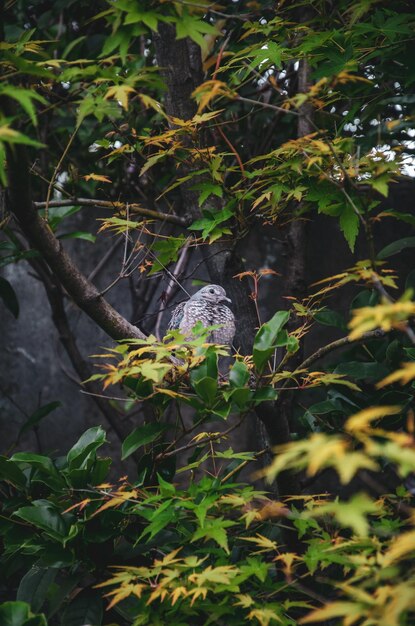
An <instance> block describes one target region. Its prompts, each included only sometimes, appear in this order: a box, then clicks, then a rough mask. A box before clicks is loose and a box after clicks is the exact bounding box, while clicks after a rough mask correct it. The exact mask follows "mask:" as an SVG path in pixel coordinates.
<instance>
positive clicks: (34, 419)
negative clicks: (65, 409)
mask: <svg viewBox="0 0 415 626" xmlns="http://www.w3.org/2000/svg"><path fill="white" fill-rule="evenodd" d="M59 406H62V403H61V402H58V401H55V402H49V403H48V404H45V405H44V406H41V407H40V408H39V409H37V410H36V411H35V412H34V413H32V415H31V416H30V417H29V418H28V419H27V420H26V422H25V423H24V424H23V426H22V427H21V429H20V430H19V434H18V435H17V440H19V439H20V437H21V436H22V435H23V434H24V433H25V432H26V431H28V430H30V429H31V428H33V426H36V425H37V424H39V422H40V421H41V420H42V419H43V418H44V417H46V416H47V415H49V413H52V411H54V410H55V409H57V408H58V407H59Z"/></svg>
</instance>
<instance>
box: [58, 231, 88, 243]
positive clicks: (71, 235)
mask: <svg viewBox="0 0 415 626" xmlns="http://www.w3.org/2000/svg"><path fill="white" fill-rule="evenodd" d="M58 239H83V240H84V241H90V242H91V243H95V241H96V236H95V235H92V234H91V233H87V232H85V231H84V230H76V231H74V232H72V233H65V234H64V235H59V236H58Z"/></svg>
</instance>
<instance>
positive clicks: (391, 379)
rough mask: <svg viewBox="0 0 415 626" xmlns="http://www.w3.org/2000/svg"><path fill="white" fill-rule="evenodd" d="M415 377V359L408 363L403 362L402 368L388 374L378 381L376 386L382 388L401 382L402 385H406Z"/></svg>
mask: <svg viewBox="0 0 415 626" xmlns="http://www.w3.org/2000/svg"><path fill="white" fill-rule="evenodd" d="M414 378H415V361H409V362H408V363H402V364H401V368H400V369H398V370H396V371H395V372H392V374H389V376H386V378H384V379H383V380H381V381H380V382H378V383H377V385H376V387H377V388H378V389H381V388H382V387H385V386H386V385H391V384H392V383H397V382H399V383H400V384H401V385H406V384H407V383H409V382H410V381H411V380H413V379H414Z"/></svg>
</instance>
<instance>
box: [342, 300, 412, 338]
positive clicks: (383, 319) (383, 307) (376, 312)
mask: <svg viewBox="0 0 415 626" xmlns="http://www.w3.org/2000/svg"><path fill="white" fill-rule="evenodd" d="M413 315H415V302H409V301H404V300H398V301H397V302H384V303H383V304H378V305H377V306H364V307H361V308H360V309H354V311H353V318H352V319H351V321H350V323H349V328H350V333H349V339H350V340H351V341H354V340H355V339H360V337H362V336H363V335H364V334H365V333H367V332H368V331H370V330H374V329H376V328H380V329H382V330H383V331H385V332H389V331H390V330H392V328H398V329H399V328H400V329H403V328H405V326H406V321H407V320H408V319H409V318H410V317H412V316H413Z"/></svg>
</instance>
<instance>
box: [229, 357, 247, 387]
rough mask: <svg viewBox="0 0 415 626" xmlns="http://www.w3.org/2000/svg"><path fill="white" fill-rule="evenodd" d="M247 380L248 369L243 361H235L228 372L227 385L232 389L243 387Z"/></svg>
mask: <svg viewBox="0 0 415 626" xmlns="http://www.w3.org/2000/svg"><path fill="white" fill-rule="evenodd" d="M248 380H249V369H248V368H247V366H246V365H245V363H244V362H243V361H235V363H234V364H233V366H232V368H231V371H230V372H229V383H230V384H231V386H232V387H244V386H245V385H246V383H247V382H248Z"/></svg>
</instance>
